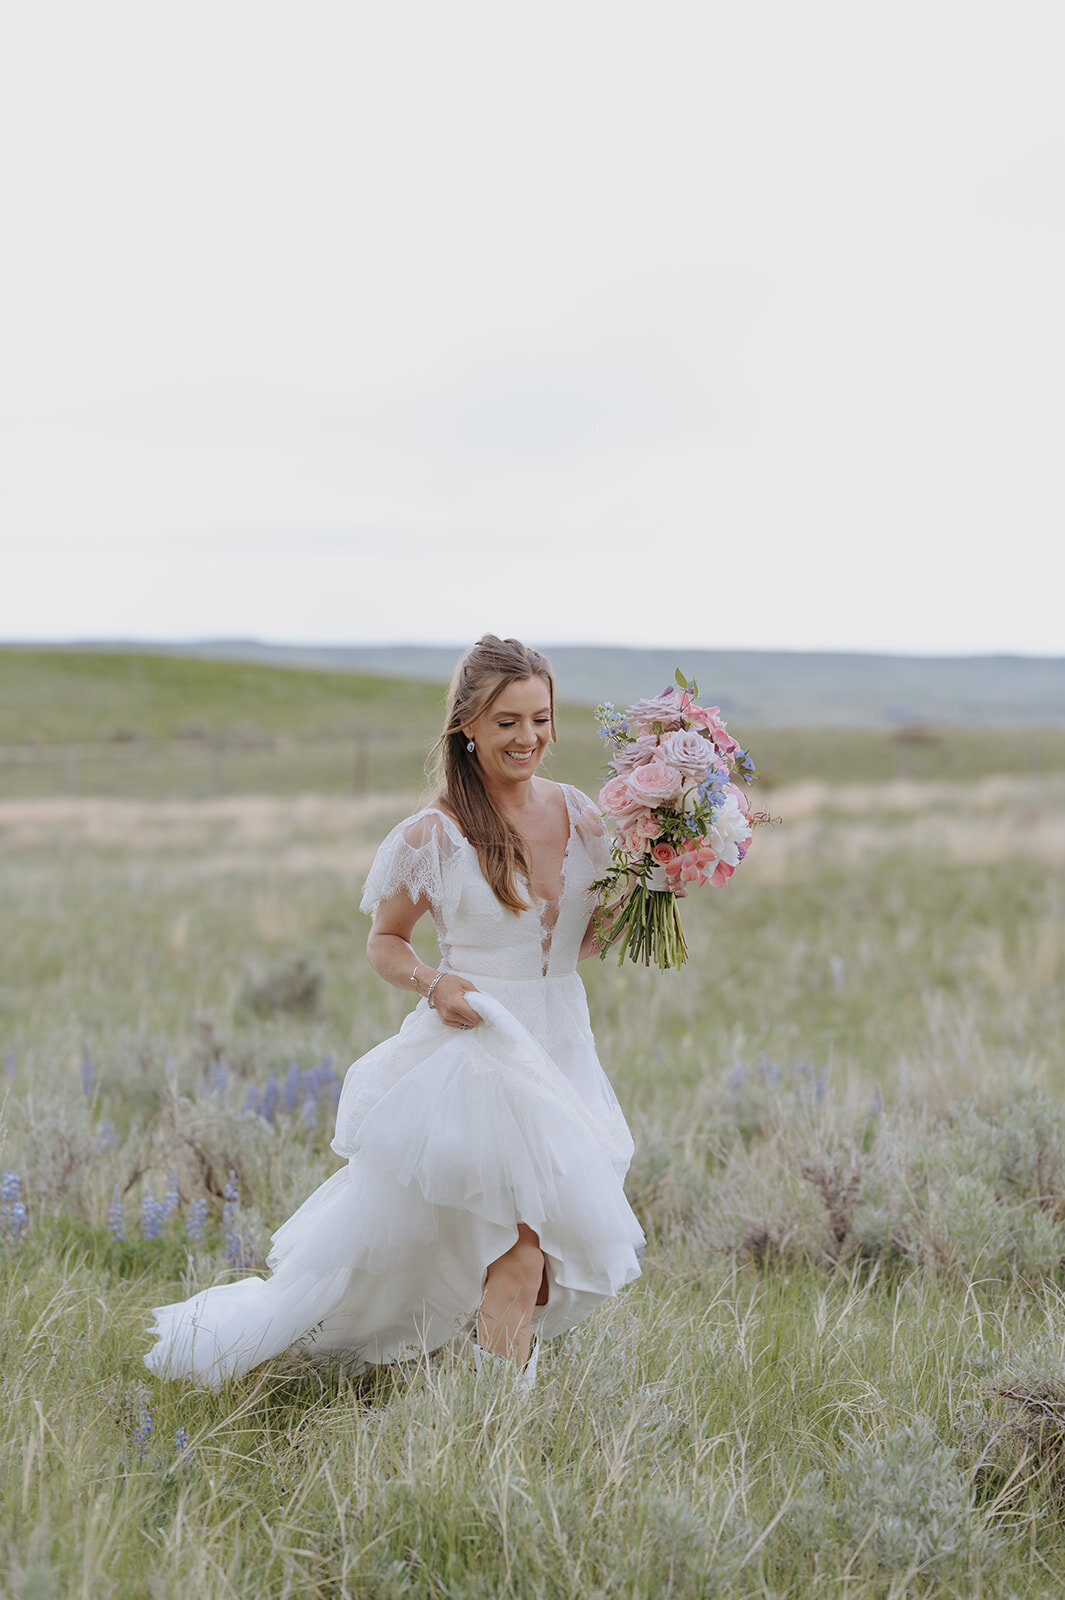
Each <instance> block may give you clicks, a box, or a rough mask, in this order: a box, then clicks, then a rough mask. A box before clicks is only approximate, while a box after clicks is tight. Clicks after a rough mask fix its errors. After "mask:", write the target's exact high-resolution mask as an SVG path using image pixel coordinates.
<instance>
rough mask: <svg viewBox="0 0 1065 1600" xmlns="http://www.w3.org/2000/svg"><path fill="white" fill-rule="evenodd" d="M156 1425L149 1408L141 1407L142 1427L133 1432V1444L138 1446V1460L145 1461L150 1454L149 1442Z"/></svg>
mask: <svg viewBox="0 0 1065 1600" xmlns="http://www.w3.org/2000/svg"><path fill="white" fill-rule="evenodd" d="M154 1427H155V1423H154V1422H153V1421H152V1418H151V1414H150V1412H149V1410H148V1408H147V1406H142V1407H141V1420H140V1425H139V1426H138V1427H136V1428H134V1430H133V1443H134V1444H135V1445H136V1446H137V1460H138V1461H143V1460H144V1458H145V1456H146V1455H147V1454H148V1441H149V1439H150V1438H151V1436H152V1429H153V1428H154Z"/></svg>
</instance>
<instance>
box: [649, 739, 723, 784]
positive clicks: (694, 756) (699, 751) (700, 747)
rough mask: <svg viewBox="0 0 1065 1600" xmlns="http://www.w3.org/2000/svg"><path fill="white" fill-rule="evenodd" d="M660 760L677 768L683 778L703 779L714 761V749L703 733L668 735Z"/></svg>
mask: <svg viewBox="0 0 1065 1600" xmlns="http://www.w3.org/2000/svg"><path fill="white" fill-rule="evenodd" d="M658 754H659V758H660V760H662V761H668V762H669V764H670V766H671V767H676V769H677V771H678V772H679V773H680V775H681V777H682V778H701V777H703V775H704V774H705V772H706V769H707V767H708V766H709V765H710V763H711V761H713V759H714V754H715V752H714V747H713V745H712V744H711V743H710V740H709V739H704V738H703V736H702V734H701V733H683V732H678V733H667V734H665V735H664V737H663V739H662V743H661V745H660V746H659V750H658Z"/></svg>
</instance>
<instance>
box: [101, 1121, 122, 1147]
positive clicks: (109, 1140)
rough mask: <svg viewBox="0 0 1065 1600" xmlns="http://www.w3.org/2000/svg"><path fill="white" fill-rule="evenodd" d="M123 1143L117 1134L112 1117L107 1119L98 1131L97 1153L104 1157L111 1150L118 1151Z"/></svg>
mask: <svg viewBox="0 0 1065 1600" xmlns="http://www.w3.org/2000/svg"><path fill="white" fill-rule="evenodd" d="M120 1143H121V1141H120V1139H119V1137H118V1134H117V1133H116V1132H115V1125H114V1123H113V1122H112V1121H111V1119H110V1117H106V1118H105V1119H104V1121H103V1122H101V1123H100V1125H99V1127H98V1128H97V1130H96V1152H97V1154H98V1155H101V1156H104V1155H106V1154H107V1152H108V1151H109V1150H117V1149H118V1146H119V1144H120Z"/></svg>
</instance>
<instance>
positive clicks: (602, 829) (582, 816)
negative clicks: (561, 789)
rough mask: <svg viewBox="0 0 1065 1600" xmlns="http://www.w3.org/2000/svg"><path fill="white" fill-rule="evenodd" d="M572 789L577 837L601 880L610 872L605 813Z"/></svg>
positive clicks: (578, 790) (608, 840)
mask: <svg viewBox="0 0 1065 1600" xmlns="http://www.w3.org/2000/svg"><path fill="white" fill-rule="evenodd" d="M570 789H571V792H572V795H573V799H574V801H575V803H576V814H577V822H576V827H577V837H578V838H579V839H580V841H581V843H582V844H583V846H584V848H585V850H586V851H587V852H588V857H589V859H590V861H591V863H592V866H593V867H594V868H595V875H596V877H597V878H601V877H603V876H604V874H605V873H607V872H609V870H610V834H609V832H608V831H607V826H606V823H605V822H604V821H603V813H602V812H601V811H600V809H599V807H598V806H597V805H596V803H595V801H594V800H589V798H588V796H587V795H586V794H584V793H582V791H581V790H580V789H575V788H573V786H572V785H571V786H570Z"/></svg>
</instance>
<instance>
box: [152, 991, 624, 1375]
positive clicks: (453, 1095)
mask: <svg viewBox="0 0 1065 1600" xmlns="http://www.w3.org/2000/svg"><path fill="white" fill-rule="evenodd" d="M476 981H477V983H478V986H479V992H478V993H477V994H476V995H472V996H471V997H470V998H471V1003H472V1004H473V1005H475V1007H476V1009H477V1010H478V1011H479V1012H480V1013H481V1015H482V1017H483V1018H484V1020H483V1022H482V1023H481V1024H479V1025H478V1026H477V1027H476V1028H474V1029H471V1030H470V1031H469V1032H466V1033H463V1032H459V1031H457V1030H455V1029H453V1028H447V1027H445V1026H444V1024H443V1023H441V1021H440V1019H439V1018H438V1017H437V1016H436V1014H435V1013H434V1012H432V1011H429V1010H428V1009H427V1008H426V1007H425V1006H424V1004H423V1005H422V1006H419V1007H418V1009H417V1010H416V1011H415V1012H413V1013H412V1014H411V1015H410V1016H409V1017H408V1018H407V1020H406V1022H405V1023H404V1025H403V1027H402V1028H401V1030H400V1032H399V1033H398V1034H397V1035H396V1036H395V1038H393V1039H389V1040H386V1041H385V1042H384V1043H383V1044H381V1045H378V1046H377V1048H376V1049H375V1050H372V1051H371V1052H370V1053H369V1054H368V1055H367V1056H364V1057H363V1058H362V1060H361V1061H358V1062H356V1063H355V1065H354V1067H352V1068H351V1070H350V1071H349V1073H348V1076H347V1079H346V1080H345V1085H344V1091H343V1093H342V1095H341V1100H340V1105H339V1107H338V1112H337V1136H336V1138H335V1139H334V1141H333V1148H334V1149H335V1150H336V1151H337V1152H338V1154H341V1155H344V1156H347V1158H348V1162H347V1165H346V1166H345V1167H344V1168H342V1169H341V1170H340V1171H339V1172H336V1173H334V1174H333V1176H332V1177H331V1178H329V1179H327V1181H326V1182H325V1183H323V1184H322V1185H321V1187H320V1188H319V1189H317V1190H315V1192H314V1193H313V1194H312V1195H311V1196H310V1197H309V1199H308V1200H306V1201H305V1202H304V1204H303V1205H302V1206H300V1208H299V1210H298V1211H296V1212H295V1213H294V1214H293V1216H292V1217H290V1218H289V1220H288V1221H287V1222H286V1223H284V1224H283V1226H282V1227H281V1228H280V1229H279V1230H278V1231H277V1233H276V1234H274V1236H273V1247H272V1249H271V1252H270V1255H269V1257H268V1259H267V1266H268V1268H269V1269H270V1276H269V1277H268V1278H266V1279H262V1278H257V1277H249V1278H245V1279H243V1280H242V1281H240V1282H237V1283H230V1284H221V1285H217V1286H215V1287H213V1288H210V1289H205V1290H203V1291H202V1292H201V1293H200V1294H197V1295H194V1296H193V1297H192V1299H190V1300H186V1301H182V1302H180V1303H178V1304H176V1305H169V1306H161V1307H158V1308H157V1309H156V1311H155V1313H154V1316H155V1323H154V1332H155V1334H156V1336H157V1342H156V1344H155V1345H154V1346H153V1348H152V1349H151V1350H150V1351H149V1353H148V1355H147V1356H146V1357H145V1360H146V1362H147V1364H148V1366H149V1367H150V1368H151V1370H152V1371H154V1372H156V1373H158V1374H159V1375H160V1376H165V1377H182V1376H184V1377H191V1378H195V1379H196V1380H198V1381H199V1382H202V1383H206V1384H209V1385H212V1386H214V1385H217V1384H219V1383H221V1382H222V1381H223V1380H224V1379H225V1378H227V1377H233V1376H237V1375H239V1374H241V1373H243V1372H246V1371H248V1369H249V1368H251V1367H253V1366H255V1365H257V1364H258V1363H259V1362H261V1361H265V1360H267V1359H268V1358H269V1357H271V1356H275V1355H279V1354H281V1353H282V1352H283V1351H286V1350H289V1349H291V1348H293V1347H295V1346H298V1347H299V1348H300V1349H301V1350H304V1351H307V1352H308V1353H311V1354H314V1355H320V1356H338V1357H343V1358H345V1359H346V1360H348V1361H351V1362H354V1363H355V1364H356V1365H366V1364H369V1363H373V1362H381V1361H396V1360H401V1359H403V1358H405V1357H407V1356H410V1355H412V1354H415V1353H419V1352H421V1351H424V1350H434V1349H437V1348H438V1347H439V1346H441V1345H443V1344H445V1343H446V1342H447V1341H448V1340H449V1339H450V1338H451V1337H452V1336H453V1335H454V1334H455V1333H456V1332H458V1331H460V1330H461V1329H462V1328H464V1327H468V1326H469V1325H470V1324H471V1323H472V1321H473V1319H474V1317H475V1316H476V1312H477V1307H478V1305H479V1303H480V1300H481V1296H482V1293H483V1288H484V1280H485V1273H486V1271H487V1268H488V1266H489V1264H490V1263H491V1262H492V1261H494V1260H496V1259H497V1258H498V1257H499V1256H501V1255H502V1254H503V1253H504V1252H505V1251H506V1250H508V1249H509V1248H510V1246H511V1245H512V1244H514V1243H515V1242H516V1240H517V1237H518V1229H517V1225H518V1223H519V1222H524V1223H526V1224H527V1225H528V1226H529V1227H530V1228H532V1229H533V1230H534V1231H535V1232H536V1234H537V1235H538V1236H539V1239H540V1246H541V1249H542V1250H543V1252H544V1256H545V1261H546V1266H547V1278H548V1291H549V1292H548V1299H547V1304H546V1305H544V1306H541V1307H538V1308H537V1311H536V1314H535V1318H534V1326H535V1327H536V1330H537V1332H538V1333H539V1335H540V1337H541V1338H550V1337H552V1336H553V1335H555V1334H557V1333H562V1332H564V1331H566V1330H567V1329H568V1328H571V1327H573V1326H574V1325H575V1324H576V1323H578V1322H580V1321H581V1320H582V1318H584V1317H585V1316H587V1315H588V1313H589V1312H590V1311H591V1310H593V1309H594V1308H595V1306H597V1305H598V1304H599V1303H600V1302H601V1301H602V1300H604V1299H606V1298H608V1297H610V1296H612V1295H614V1294H616V1293H617V1292H618V1290H619V1289H621V1288H622V1287H623V1286H624V1285H625V1284H626V1283H629V1282H630V1281H631V1280H632V1279H633V1278H636V1277H637V1276H638V1275H639V1271H640V1268H639V1262H638V1259H637V1253H636V1252H637V1250H638V1249H639V1247H640V1246H641V1245H642V1244H643V1242H644V1240H643V1233H642V1231H641V1229H640V1225H639V1223H638V1221H637V1219H636V1217H635V1216H634V1214H633V1212H632V1210H631V1209H630V1207H629V1205H628V1202H627V1200H626V1199H625V1194H624V1189H623V1184H622V1180H623V1177H624V1173H625V1170H626V1168H627V1166H628V1162H629V1159H630V1157H631V1154H632V1142H631V1138H630V1136H629V1132H628V1128H627V1127H626V1125H625V1122H624V1118H623V1117H622V1116H621V1113H620V1110H619V1109H618V1106H617V1101H616V1099H615V1098H614V1095H613V1091H612V1090H611V1088H610V1085H609V1083H608V1081H607V1079H606V1076H605V1074H604V1073H603V1070H602V1067H601V1066H600V1065H599V1062H598V1058H597V1057H596V1054H595V1047H594V1041H593V1040H592V1036H591V1033H590V1030H588V1027H587V1009H586V1007H585V1005H584V990H583V985H581V983H580V979H579V978H578V977H577V976H576V974H573V975H571V976H569V977H564V978H558V979H554V978H548V979H544V980H541V981H531V980H530V981H527V982H522V983H518V982H509V983H508V982H505V981H503V980H489V979H481V978H478V979H477V980H476ZM574 985H576V988H574ZM489 990H491V991H492V992H488V991H489ZM516 1012H518V1013H524V1016H525V1020H524V1021H523V1020H519V1016H518V1015H516V1014H515V1013H516ZM534 1030H535V1032H534ZM545 1043H547V1044H549V1045H550V1046H551V1050H550V1053H549V1052H548V1049H547V1048H545Z"/></svg>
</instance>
